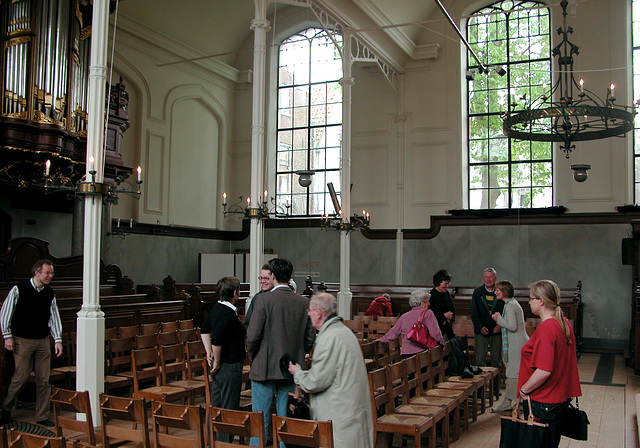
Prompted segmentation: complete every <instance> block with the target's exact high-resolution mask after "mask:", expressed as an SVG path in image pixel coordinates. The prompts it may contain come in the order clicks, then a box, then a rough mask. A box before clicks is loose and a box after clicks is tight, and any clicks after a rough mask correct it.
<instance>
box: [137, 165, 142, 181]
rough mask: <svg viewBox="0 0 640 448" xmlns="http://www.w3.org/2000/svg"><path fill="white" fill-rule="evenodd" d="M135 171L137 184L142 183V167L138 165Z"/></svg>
mask: <svg viewBox="0 0 640 448" xmlns="http://www.w3.org/2000/svg"><path fill="white" fill-rule="evenodd" d="M136 171H137V172H138V182H142V167H141V166H140V165H138V168H136Z"/></svg>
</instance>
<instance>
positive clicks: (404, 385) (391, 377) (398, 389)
mask: <svg viewBox="0 0 640 448" xmlns="http://www.w3.org/2000/svg"><path fill="white" fill-rule="evenodd" d="M384 369H385V373H386V375H387V389H388V390H389V392H390V393H391V397H392V401H393V403H402V404H409V384H408V379H409V378H408V377H409V375H408V373H407V364H406V363H405V362H404V360H402V361H400V362H396V363H393V364H389V365H387V366H385V368H384Z"/></svg>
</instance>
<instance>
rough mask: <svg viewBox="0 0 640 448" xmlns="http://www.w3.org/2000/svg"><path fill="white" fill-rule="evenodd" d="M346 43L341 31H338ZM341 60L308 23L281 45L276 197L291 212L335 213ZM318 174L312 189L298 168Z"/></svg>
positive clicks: (324, 36)
mask: <svg viewBox="0 0 640 448" xmlns="http://www.w3.org/2000/svg"><path fill="white" fill-rule="evenodd" d="M333 38H334V39H336V41H338V42H341V41H342V38H341V36H339V35H333ZM340 78H342V60H341V58H340V54H339V53H338V51H337V49H336V48H335V46H334V44H333V41H332V40H331V38H330V37H329V36H328V35H327V33H326V32H325V31H324V30H322V29H317V28H308V29H306V30H304V31H302V32H300V33H298V34H295V35H293V36H291V37H289V38H288V39H285V40H284V41H283V42H282V44H281V45H280V49H279V54H278V124H277V139H278V141H277V154H276V155H277V163H276V201H277V204H278V206H279V207H283V208H284V207H290V208H289V211H290V213H291V214H292V215H297V216H321V215H323V214H325V213H327V214H330V213H333V205H332V202H331V197H330V195H329V192H328V188H327V183H329V182H331V183H333V186H334V187H335V189H336V190H337V191H339V190H340V166H341V162H342V151H341V143H342V86H341V85H340V83H339V81H340ZM300 170H312V171H314V172H315V174H314V175H313V176H312V177H311V179H312V182H311V185H310V186H309V187H308V188H304V187H302V186H300V184H299V183H298V175H296V174H295V173H296V171H300Z"/></svg>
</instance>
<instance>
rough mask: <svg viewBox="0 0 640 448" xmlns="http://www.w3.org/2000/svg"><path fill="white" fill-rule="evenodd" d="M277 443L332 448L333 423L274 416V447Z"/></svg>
mask: <svg viewBox="0 0 640 448" xmlns="http://www.w3.org/2000/svg"><path fill="white" fill-rule="evenodd" d="M277 442H283V443H285V444H287V445H299V446H308V447H315V448H320V447H324V448H333V423H332V422H331V420H328V421H326V422H320V421H315V420H299V419H297V418H289V417H280V416H278V415H274V416H273V443H274V445H275V444H276V443H277Z"/></svg>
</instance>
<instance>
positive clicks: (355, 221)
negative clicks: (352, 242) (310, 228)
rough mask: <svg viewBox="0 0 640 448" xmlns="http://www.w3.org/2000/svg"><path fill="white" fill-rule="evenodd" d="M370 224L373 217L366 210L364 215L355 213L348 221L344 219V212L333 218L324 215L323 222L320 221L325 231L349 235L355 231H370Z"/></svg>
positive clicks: (363, 212) (363, 211)
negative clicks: (342, 232)
mask: <svg viewBox="0 0 640 448" xmlns="http://www.w3.org/2000/svg"><path fill="white" fill-rule="evenodd" d="M370 224H371V216H370V215H369V213H368V212H366V211H365V210H362V215H358V214H357V213H354V214H353V216H352V217H351V218H349V220H348V221H345V220H343V219H342V210H340V211H339V213H337V214H334V215H332V216H329V215H322V220H321V221H320V227H322V229H323V230H336V231H338V232H341V231H344V232H347V233H349V232H352V231H354V230H369V225H370Z"/></svg>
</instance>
